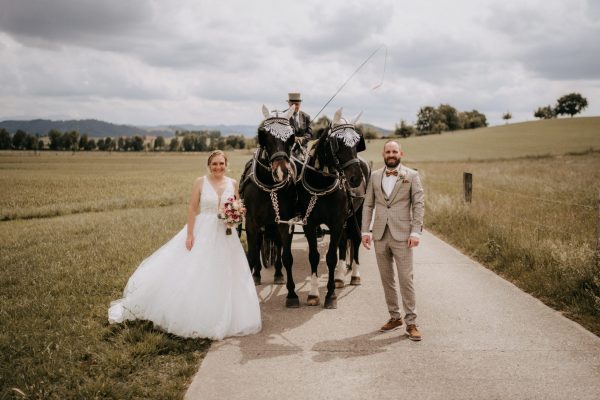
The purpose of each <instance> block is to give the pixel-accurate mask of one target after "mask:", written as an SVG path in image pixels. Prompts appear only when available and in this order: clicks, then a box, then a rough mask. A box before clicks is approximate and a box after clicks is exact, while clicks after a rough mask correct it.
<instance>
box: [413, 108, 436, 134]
mask: <svg viewBox="0 0 600 400" xmlns="http://www.w3.org/2000/svg"><path fill="white" fill-rule="evenodd" d="M435 119H436V110H435V108H433V107H431V106H425V107H421V109H420V110H419V112H418V113H417V124H416V125H417V130H418V131H419V133H420V134H427V133H431V131H432V129H433V125H434V124H435Z"/></svg>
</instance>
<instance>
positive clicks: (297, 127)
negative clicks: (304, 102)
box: [290, 110, 313, 141]
mask: <svg viewBox="0 0 600 400" xmlns="http://www.w3.org/2000/svg"><path fill="white" fill-rule="evenodd" d="M298 121H299V123H296V119H295V118H294V116H293V115H292V116H291V117H290V125H292V128H293V129H294V135H295V136H296V137H303V138H305V139H306V141H308V140H312V138H313V137H312V129H311V127H310V115H308V114H307V113H305V112H304V111H302V110H300V115H299V116H298Z"/></svg>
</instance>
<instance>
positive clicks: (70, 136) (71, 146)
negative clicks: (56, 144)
mask: <svg viewBox="0 0 600 400" xmlns="http://www.w3.org/2000/svg"><path fill="white" fill-rule="evenodd" d="M78 143H79V132H77V131H71V132H65V133H63V134H62V147H63V149H65V150H73V151H75V150H78V146H77V145H78Z"/></svg>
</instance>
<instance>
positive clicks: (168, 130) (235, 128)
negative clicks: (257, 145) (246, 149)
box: [138, 124, 257, 137]
mask: <svg viewBox="0 0 600 400" xmlns="http://www.w3.org/2000/svg"><path fill="white" fill-rule="evenodd" d="M138 128H140V129H145V130H146V131H148V132H150V134H152V135H156V134H157V132H162V133H160V134H162V135H165V134H166V135H167V136H174V135H175V132H176V131H219V132H221V135H223V136H230V135H243V136H246V137H253V136H256V128H257V126H255V125H223V124H220V125H194V124H178V125H165V126H162V125H161V126H144V125H140V126H138Z"/></svg>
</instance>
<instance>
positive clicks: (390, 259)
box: [373, 225, 417, 325]
mask: <svg viewBox="0 0 600 400" xmlns="http://www.w3.org/2000/svg"><path fill="white" fill-rule="evenodd" d="M373 245H374V248H375V257H376V258H377V267H378V268H379V275H380V276H381V284H382V285H383V292H384V294H385V301H386V303H387V306H388V311H389V312H390V316H391V317H392V318H400V307H399V305H398V285H397V284H396V279H395V277H394V262H395V264H396V270H397V272H398V281H399V286H400V294H401V295H402V307H403V308H404V320H405V321H406V324H407V325H411V324H416V322H415V321H416V319H417V311H416V306H415V287H414V285H413V252H412V248H409V247H408V242H407V241H405V242H400V241H397V240H394V238H393V237H392V234H391V233H390V229H389V227H388V226H387V225H386V227H385V231H384V232H383V237H382V238H381V240H374V241H373Z"/></svg>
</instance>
